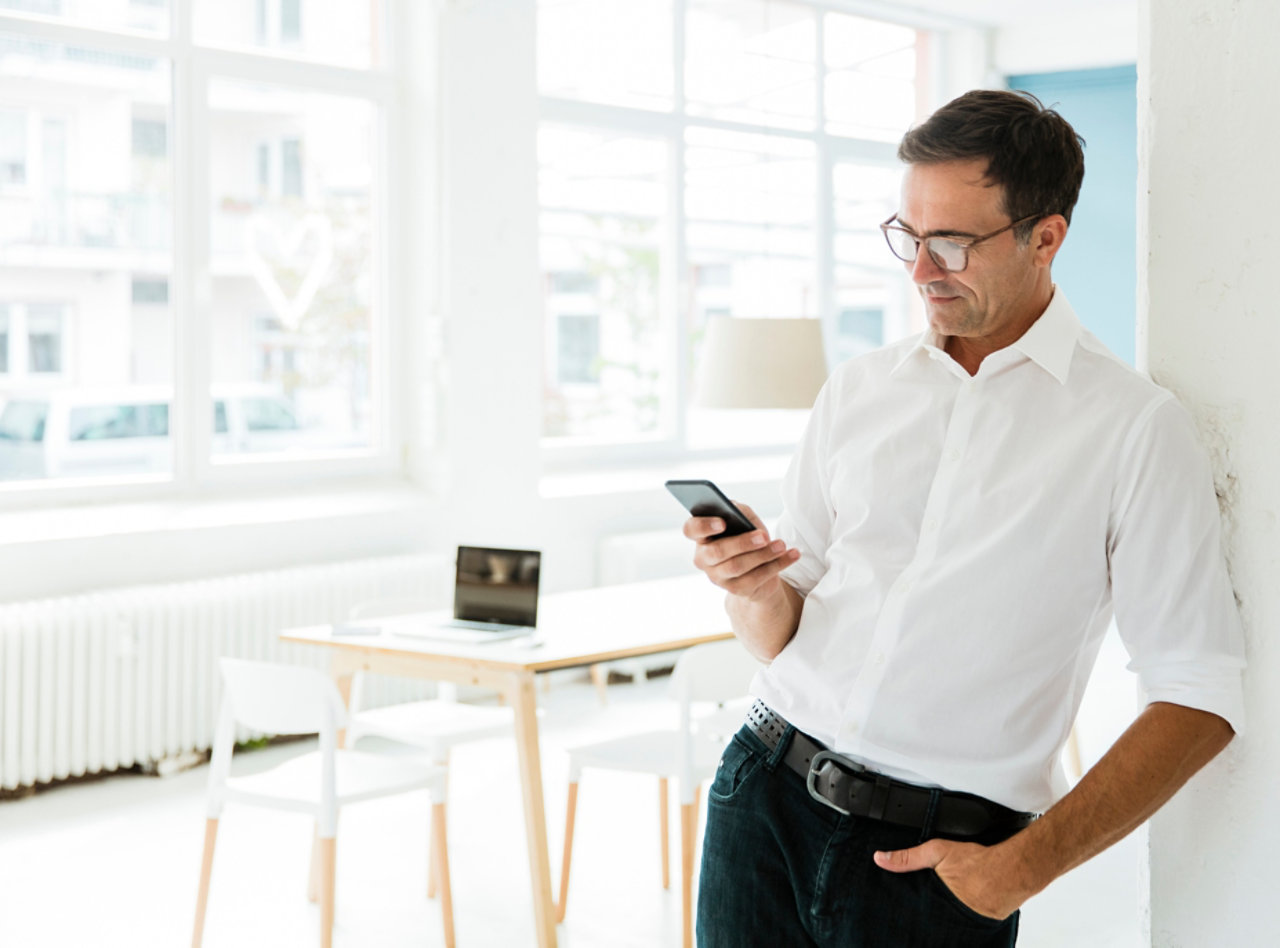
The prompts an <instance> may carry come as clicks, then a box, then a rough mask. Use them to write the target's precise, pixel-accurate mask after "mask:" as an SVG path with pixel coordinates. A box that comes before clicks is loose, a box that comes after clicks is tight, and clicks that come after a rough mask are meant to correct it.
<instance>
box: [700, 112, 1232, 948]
mask: <svg viewBox="0 0 1280 948" xmlns="http://www.w3.org/2000/svg"><path fill="white" fill-rule="evenodd" d="M1080 146H1081V143H1080V140H1079V137H1078V136H1077V135H1076V134H1075V132H1074V130H1072V128H1071V127H1070V125H1068V124H1067V122H1066V121H1065V120H1063V119H1062V118H1061V116H1059V115H1058V114H1057V113H1055V112H1053V111H1051V110H1046V109H1044V108H1043V107H1042V106H1041V105H1040V103H1039V102H1038V101H1036V100H1035V99H1034V97H1031V96H1028V95H1023V94H1018V93H1011V92H1001V91H979V92H970V93H967V94H965V95H963V96H961V97H960V98H958V99H956V100H955V101H953V102H951V103H949V104H948V105H946V106H944V107H943V108H942V109H940V110H939V111H938V112H936V113H935V114H934V115H933V116H932V117H931V118H930V119H929V120H928V121H926V122H925V123H924V124H923V125H921V126H919V127H917V128H915V129H913V130H912V131H910V132H908V133H907V135H906V136H905V137H904V139H903V141H902V143H901V145H900V147H899V151H898V156H899V158H900V159H902V160H903V161H904V162H905V163H906V165H907V170H906V174H905V178H904V181H903V186H902V195H901V205H900V208H899V211H898V213H897V214H895V215H894V217H892V218H890V220H889V221H887V222H885V224H884V225H882V227H883V230H884V232H885V236H886V238H887V239H888V243H889V246H890V248H891V250H892V251H893V253H894V254H895V255H896V256H898V257H899V258H900V259H902V260H903V261H904V262H905V264H906V266H907V269H908V271H909V273H910V275H911V279H912V280H913V281H914V282H915V284H916V286H917V288H918V289H919V292H920V295H921V297H922V299H923V302H924V309H925V313H926V315H927V318H928V329H927V330H926V331H925V332H924V333H923V334H922V335H921V336H920V337H918V338H915V339H910V340H906V341H903V342H900V343H897V344H895V345H891V346H888V347H886V348H884V349H881V350H878V351H876V352H873V353H870V354H868V355H866V356H863V357H860V358H858V359H854V360H851V361H850V362H847V363H845V364H844V365H842V366H840V367H839V368H838V369H837V370H836V371H835V373H834V374H833V375H832V377H831V378H830V379H829V380H828V382H827V384H826V386H825V387H824V389H823V392H822V394H821V395H820V396H819V398H818V401H817V404H816V405H815V406H814V410H813V415H812V418H811V420H810V424H809V427H808V429H807V431H806V433H805V435H804V438H803V440H802V442H801V445H800V447H799V448H798V450H797V453H796V455H795V458H794V460H793V462H792V465H791V467H790V469H789V471H788V473H787V476H786V478H785V480H784V483H783V501H784V512H783V515H782V518H781V520H780V523H779V526H778V532H779V539H776V540H775V539H771V538H770V536H769V534H768V532H767V531H766V529H765V528H764V525H763V524H762V523H761V522H760V521H759V519H758V518H756V517H755V515H754V513H753V512H751V511H750V510H748V511H747V513H748V514H749V515H750V516H751V517H752V519H753V521H754V522H755V523H756V525H757V527H759V529H758V530H756V531H755V532H754V533H750V534H745V535H741V536H736V537H731V538H727V539H720V540H711V539H709V538H710V537H712V536H713V535H715V534H716V533H717V532H719V530H721V529H722V527H723V525H722V523H721V522H720V521H719V520H717V519H714V518H692V519H690V520H688V521H686V523H685V528H684V532H685V535H686V536H688V537H689V538H691V539H693V540H696V541H697V548H696V552H695V563H696V564H697V565H698V567H699V568H700V569H702V570H703V571H704V572H706V574H707V575H708V577H710V579H711V580H712V581H713V582H714V583H716V584H717V585H719V586H721V587H722V588H724V589H725V590H726V591H727V592H728V593H729V595H728V597H727V601H726V602H727V605H726V608H727V610H728V612H729V615H730V618H731V620H732V623H733V626H734V630H735V632H736V634H737V636H738V637H739V638H740V639H741V640H742V642H743V643H744V645H746V647H747V648H748V649H749V650H750V651H751V652H752V653H753V654H755V655H756V656H757V657H758V658H760V659H761V660H762V661H765V662H768V663H769V664H768V667H767V668H766V669H765V670H763V671H762V672H761V674H760V675H759V676H758V678H757V680H756V682H755V684H754V686H753V693H754V694H755V695H756V697H757V698H758V699H759V700H758V701H757V703H756V706H755V707H754V708H753V709H752V713H751V715H750V716H749V719H748V722H747V725H746V726H744V728H743V729H742V731H741V732H739V734H738V735H737V736H735V738H734V740H733V742H732V743H731V744H730V746H729V748H728V749H727V750H726V752H725V755H724V758H723V760H722V762H721V766H720V770H719V772H718V774H717V776H716V779H715V782H714V784H713V785H712V788H711V791H710V794H709V806H708V820H707V829H706V840H705V843H704V856H703V867H702V876H701V894H700V898H699V907H698V936H699V945H700V946H702V948H742V946H747V945H787V946H797V945H822V946H853V945H857V946H879V945H885V946H895V948H901V946H916V945H920V946H935V945H937V946H943V945H957V946H961V945H962V946H970V945H1012V944H1014V942H1015V940H1016V937H1017V924H1018V911H1017V910H1018V908H1019V906H1020V905H1022V903H1023V902H1024V901H1025V900H1026V899H1027V898H1028V897H1030V896H1031V895H1033V894H1035V893H1036V892H1038V891H1040V890H1041V889H1043V888H1044V887H1045V886H1046V885H1048V884H1049V883H1050V882H1051V881H1052V880H1053V879H1055V878H1056V877H1057V876H1059V875H1061V874H1062V873H1064V872H1066V871H1067V870H1068V869H1071V868H1072V867H1074V866H1076V865H1079V864H1080V863H1082V862H1084V861H1085V860H1087V859H1089V858H1090V857H1092V856H1094V855H1095V854H1097V853H1098V852H1101V851H1102V850H1103V849H1105V848H1106V847H1107V846H1109V845H1111V844H1112V843H1114V842H1116V841H1117V840H1119V839H1121V838H1122V837H1123V836H1125V835H1126V834H1127V833H1129V832H1130V831H1131V830H1133V829H1134V828H1135V827H1137V826H1138V825H1139V824H1141V823H1142V822H1143V821H1144V820H1146V819H1147V818H1148V817H1149V816H1150V815H1151V814H1152V813H1153V812H1154V811H1155V810H1156V809H1157V808H1158V807H1159V806H1160V805H1161V804H1162V803H1164V801H1165V800H1167V799H1168V798H1169V797H1170V796H1171V795H1172V794H1173V793H1174V792H1175V791H1176V790H1177V789H1178V788H1179V787H1180V786H1181V785H1182V784H1183V783H1184V782H1185V781H1186V780H1187V779H1188V778H1189V777H1191V775H1192V774H1194V773H1195V772H1196V771H1197V770H1198V769H1199V768H1200V767H1201V766H1203V765H1204V764H1205V763H1206V762H1207V761H1208V760H1210V759H1211V758H1212V757H1213V756H1214V755H1215V754H1217V753H1218V752H1219V751H1220V750H1221V749H1222V748H1223V747H1224V746H1225V745H1226V744H1227V743H1228V742H1229V741H1230V740H1231V737H1232V735H1233V733H1234V731H1235V730H1236V729H1238V728H1239V727H1240V724H1241V722H1242V719H1243V714H1242V704H1243V702H1242V697H1241V689H1240V672H1241V669H1242V668H1243V664H1244V663H1243V645H1242V635H1241V631H1240V627H1239V616H1238V613H1237V610H1236V607H1235V601H1234V597H1233V595H1232V592H1231V588H1230V583H1229V580H1228V578H1227V574H1226V570H1225V566H1224V563H1223V558H1222V554H1221V550H1220V542H1219V520H1218V509H1217V505H1216V502H1215V496H1214V491H1213V484H1212V479H1211V474H1210V470H1209V467H1208V465H1207V463H1206V460H1205V458H1204V456H1203V453H1202V451H1201V450H1200V449H1199V447H1198V445H1197V441H1196V436H1195V432H1194V429H1193V426H1192V424H1191V421H1190V420H1189V418H1188V416H1187V415H1186V413H1185V412H1184V411H1183V410H1182V409H1181V408H1180V407H1179V405H1178V404H1177V402H1176V401H1175V399H1174V398H1173V397H1172V396H1171V395H1170V394H1169V393H1168V392H1166V391H1164V390H1162V389H1160V388H1158V387H1157V386H1155V385H1153V384H1152V383H1151V382H1150V381H1148V380H1147V379H1146V378H1144V377H1142V376H1140V375H1139V374H1138V373H1136V372H1134V371H1133V370H1132V369H1130V368H1129V367H1127V366H1125V365H1124V364H1123V363H1121V362H1120V361H1119V360H1117V359H1116V358H1115V357H1114V356H1112V355H1111V354H1110V353H1109V352H1108V351H1107V350H1106V349H1105V348H1104V347H1103V346H1102V344H1101V343H1100V342H1098V340H1097V339H1096V338H1095V337H1094V336H1092V335H1091V334H1090V333H1088V332H1087V331H1085V330H1084V329H1083V328H1082V327H1081V326H1080V323H1079V322H1078V320H1077V319H1076V317H1075V315H1074V313H1073V312H1072V310H1071V307H1070V305H1069V304H1068V303H1067V301H1066V299H1065V297H1064V295H1063V293H1062V292H1061V291H1060V290H1057V289H1055V287H1054V284H1053V282H1052V279H1051V276H1050V267H1051V264H1052V262H1053V259H1054V256H1055V255H1056V254H1057V252H1058V250H1059V249H1060V248H1061V246H1062V242H1063V240H1064V238H1065V237H1066V234H1067V227H1068V224H1069V222H1070V218H1071V210H1072V207H1073V206H1074V204H1075V201H1076V197H1077V195H1078V193H1079V188H1080V182H1081V180H1082V179H1083V175H1084V158H1083V153H1082V150H1081V147H1080ZM1113 614H1114V617H1115V620H1116V624H1117V627H1118V629H1119V630H1120V634H1121V636H1122V638H1123V639H1124V642H1125V645H1126V647H1127V649H1128V650H1129V652H1130V654H1131V656H1132V659H1133V662H1132V665H1131V667H1132V668H1134V669H1135V670H1136V671H1137V672H1138V675H1139V679H1140V681H1141V683H1142V685H1143V687H1144V690H1145V693H1146V695H1147V698H1148V703H1147V705H1146V707H1145V709H1144V710H1143V711H1142V712H1141V713H1140V714H1139V716H1138V717H1137V719H1136V720H1135V721H1134V723H1133V724H1132V726H1131V727H1130V728H1129V729H1128V730H1127V731H1126V732H1125V734H1124V735H1122V736H1121V737H1120V739H1119V740H1118V741H1117V742H1116V744H1115V745H1114V746H1113V747H1112V748H1111V750H1110V751H1109V752H1108V753H1107V754H1106V755H1105V756H1104V757H1103V758H1102V759H1101V760H1100V761H1099V762H1098V763H1097V765H1096V766H1094V767H1093V768H1092V769H1091V770H1090V772H1089V773H1088V774H1086V775H1085V777H1084V778H1083V779H1082V780H1081V781H1080V783H1079V784H1078V785H1077V786H1076V787H1075V788H1074V789H1071V790H1070V792H1067V785H1066V781H1065V778H1064V776H1063V775H1062V773H1061V767H1060V766H1059V765H1058V763H1057V761H1058V759H1059V756H1060V753H1061V750H1062V747H1063V745H1064V743H1065V742H1066V739H1067V736H1068V734H1069V732H1070V729H1071V726H1072V721H1073V720H1074V718H1075V714H1076V711H1077V709H1078V706H1079V702H1080V698H1081V695H1082V693H1083V691H1084V686H1085V683H1086V681H1087V678H1088V675H1089V672H1090V669H1091V667H1092V665H1093V661H1094V658H1095V657H1096V655H1097V651H1098V647H1099V645H1100V642H1101V639H1102V637H1103V634H1104V632H1105V631H1106V629H1107V627H1108V625H1109V623H1110V621H1111V618H1112V616H1113ZM1039 814H1043V815H1039ZM1038 815H1039V816H1038ZM1037 816H1038V818H1037Z"/></svg>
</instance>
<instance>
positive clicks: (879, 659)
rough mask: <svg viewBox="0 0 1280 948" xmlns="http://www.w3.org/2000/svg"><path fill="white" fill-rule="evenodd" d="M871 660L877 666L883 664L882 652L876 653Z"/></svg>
mask: <svg viewBox="0 0 1280 948" xmlns="http://www.w3.org/2000/svg"><path fill="white" fill-rule="evenodd" d="M871 660H872V661H873V662H875V663H876V664H877V665H883V664H884V652H876V653H875V654H874V655H872V656H871Z"/></svg>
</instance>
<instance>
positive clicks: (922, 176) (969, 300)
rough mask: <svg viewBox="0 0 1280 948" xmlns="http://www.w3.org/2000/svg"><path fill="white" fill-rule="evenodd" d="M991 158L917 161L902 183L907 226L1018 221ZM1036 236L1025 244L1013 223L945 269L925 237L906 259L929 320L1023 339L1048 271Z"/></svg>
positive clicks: (963, 229)
mask: <svg viewBox="0 0 1280 948" xmlns="http://www.w3.org/2000/svg"><path fill="white" fill-rule="evenodd" d="M985 170H986V162H985V161H983V160H974V161H949V162H942V163H939V164H918V165H910V166H908V168H907V173H906V176H905V178H904V179H903V183H902V204H901V210H900V211H899V213H898V220H897V223H899V224H900V225H901V226H903V227H905V228H907V229H908V230H910V231H911V232H912V233H913V234H915V235H916V236H919V237H931V236H935V235H938V236H944V237H956V238H958V239H963V238H972V237H979V236H982V235H983V234H989V233H991V232H992V231H994V230H999V229H1000V228H1001V227H1004V226H1005V225H1006V224H1008V223H1009V222H1010V219H1009V216H1008V214H1006V213H1005V211H1004V209H1003V207H1002V206H1001V201H1002V198H1003V196H1004V195H1003V193H1002V190H1003V189H1001V188H999V187H995V186H989V185H988V184H987V183H986V182H985V179H984V177H983V174H984V172H985ZM1035 245H1036V240H1035V239H1034V237H1033V239H1032V241H1031V242H1030V244H1028V245H1022V244H1019V243H1018V241H1017V238H1015V237H1014V234H1013V231H1012V230H1009V231H1005V232H1004V233H1003V234H999V235H997V236H995V237H992V238H991V239H990V240H985V241H983V242H982V243H979V244H976V245H975V246H973V247H972V248H971V249H970V250H969V263H968V266H966V267H965V269H964V270H962V271H959V272H949V271H947V270H943V269H942V268H941V267H939V266H938V265H937V264H936V263H935V262H934V261H933V258H932V257H930V256H929V254H928V253H926V252H925V249H924V246H923V245H922V246H921V247H920V249H919V252H918V254H917V255H916V261H915V263H908V264H906V267H907V270H908V271H909V272H910V274H911V279H912V281H913V282H914V283H915V284H916V286H917V287H918V288H919V290H920V296H921V298H922V299H923V300H924V308H925V314H926V315H927V316H928V319H929V325H930V326H931V327H932V328H933V329H934V331H935V332H937V333H938V334H939V335H943V336H959V337H964V338H967V339H971V340H974V341H975V342H981V343H983V344H984V347H989V348H993V349H994V348H1003V347H1004V346H1006V345H1009V344H1010V343H1012V342H1014V341H1016V340H1017V339H1018V338H1019V337H1020V336H1021V335H1022V333H1024V332H1025V331H1026V330H1027V327H1028V326H1030V324H1031V323H1032V322H1034V321H1035V319H1036V317H1038V316H1039V315H1040V310H1041V309H1042V308H1043V305H1044V301H1043V300H1040V301H1039V302H1037V292H1038V290H1040V289H1041V288H1042V287H1041V285H1040V284H1038V282H1037V281H1038V279H1040V278H1041V277H1045V276H1046V274H1044V273H1042V272H1041V270H1040V267H1039V266H1037V254H1036V251H1035Z"/></svg>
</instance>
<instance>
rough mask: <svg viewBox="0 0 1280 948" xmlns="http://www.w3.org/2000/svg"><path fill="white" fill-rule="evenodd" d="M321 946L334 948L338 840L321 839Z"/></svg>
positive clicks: (322, 947) (321, 947)
mask: <svg viewBox="0 0 1280 948" xmlns="http://www.w3.org/2000/svg"><path fill="white" fill-rule="evenodd" d="M319 849H320V948H333V905H334V895H335V893H334V881H335V880H334V868H335V865H336V856H337V840H336V839H333V838H332V837H330V838H328V839H321V840H320V846H319Z"/></svg>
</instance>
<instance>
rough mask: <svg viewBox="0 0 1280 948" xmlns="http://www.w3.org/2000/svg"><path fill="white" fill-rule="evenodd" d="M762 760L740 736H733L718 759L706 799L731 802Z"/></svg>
mask: <svg viewBox="0 0 1280 948" xmlns="http://www.w3.org/2000/svg"><path fill="white" fill-rule="evenodd" d="M763 759H764V758H763V757H761V756H760V753H759V752H758V751H757V750H756V749H755V748H753V747H752V746H751V745H750V744H748V743H747V742H746V740H744V739H743V737H742V736H741V735H740V734H735V735H734V736H733V740H731V741H730V742H729V746H728V747H726V748H725V749H724V754H723V755H721V757H720V766H719V767H718V768H717V769H716V776H715V779H714V780H712V781H711V789H710V790H709V791H708V793H707V795H708V797H709V798H711V799H715V800H719V801H721V802H727V801H729V800H732V799H733V798H734V797H735V796H737V794H738V792H739V791H740V790H741V789H742V786H743V784H745V783H746V782H747V780H748V779H749V778H750V777H751V775H752V774H753V773H755V772H756V769H757V768H758V767H759V766H760V763H761V761H762V760H763Z"/></svg>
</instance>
